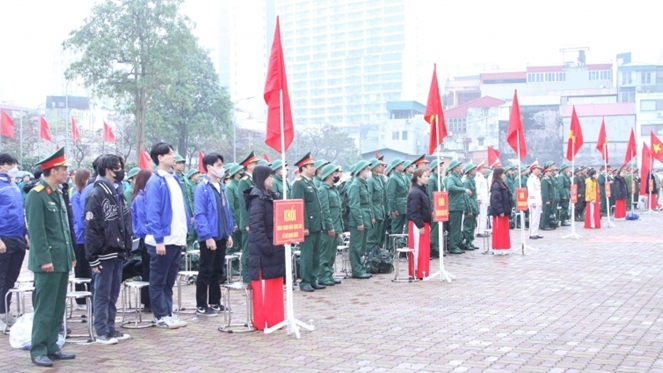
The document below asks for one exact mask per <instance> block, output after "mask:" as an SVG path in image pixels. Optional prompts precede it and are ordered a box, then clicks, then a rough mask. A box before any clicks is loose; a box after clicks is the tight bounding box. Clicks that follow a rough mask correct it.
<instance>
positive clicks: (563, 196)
mask: <svg viewBox="0 0 663 373" xmlns="http://www.w3.org/2000/svg"><path fill="white" fill-rule="evenodd" d="M570 176H571V173H570V172H569V164H568V163H562V165H561V166H559V175H558V176H557V194H558V195H559V201H560V203H559V206H560V207H561V210H560V214H559V215H560V216H559V220H560V223H561V226H562V227H568V226H570V225H571V223H569V219H570V218H571V215H570V214H571V213H573V212H572V211H569V203H570V201H571V177H570Z"/></svg>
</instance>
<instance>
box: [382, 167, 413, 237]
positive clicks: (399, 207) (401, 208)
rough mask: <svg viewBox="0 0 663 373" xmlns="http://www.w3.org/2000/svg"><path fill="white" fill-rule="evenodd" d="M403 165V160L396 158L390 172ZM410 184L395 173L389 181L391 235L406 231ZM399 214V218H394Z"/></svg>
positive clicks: (388, 210)
mask: <svg viewBox="0 0 663 373" xmlns="http://www.w3.org/2000/svg"><path fill="white" fill-rule="evenodd" d="M401 163H403V161H402V160H400V159H398V158H396V159H394V160H393V161H391V164H389V169H388V171H391V170H394V169H395V168H396V167H398V165H400V164H401ZM409 190H410V188H409V183H406V182H405V178H404V177H403V174H401V173H400V172H398V171H394V172H393V174H391V176H389V179H388V180H387V213H389V214H391V233H392V234H402V233H403V232H404V231H405V221H406V219H407V217H406V216H405V213H406V208H407V194H408V192H409ZM395 212H397V213H398V216H396V217H394V215H393V214H394V213H395Z"/></svg>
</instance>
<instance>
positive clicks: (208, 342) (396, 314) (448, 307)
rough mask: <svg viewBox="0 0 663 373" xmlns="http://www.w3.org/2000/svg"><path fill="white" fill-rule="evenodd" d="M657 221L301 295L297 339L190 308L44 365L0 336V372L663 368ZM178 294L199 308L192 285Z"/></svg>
mask: <svg viewBox="0 0 663 373" xmlns="http://www.w3.org/2000/svg"><path fill="white" fill-rule="evenodd" d="M603 223H604V227H605V219H604V220H603ZM662 223H663V214H660V213H659V214H653V215H642V220H641V221H638V222H630V221H619V222H616V223H615V224H616V227H614V228H603V229H601V230H596V231H589V230H585V229H582V225H581V224H582V223H576V224H577V232H578V233H579V234H581V235H582V236H583V237H582V238H581V239H580V240H571V239H561V237H562V236H564V235H566V234H568V233H569V232H570V228H560V229H557V230H556V231H554V232H541V234H542V235H544V236H545V238H544V239H542V240H536V241H529V242H528V243H530V244H532V245H533V246H535V247H536V248H538V249H539V252H538V253H534V252H532V253H529V254H528V255H527V256H522V255H520V253H519V252H514V253H511V254H510V255H507V256H492V255H482V254H481V253H480V252H478V251H474V252H471V253H466V254H464V255H461V256H454V257H448V258H446V264H447V268H448V270H449V271H450V272H451V273H453V274H454V275H455V276H456V280H455V282H453V283H451V284H448V283H442V282H440V281H438V280H435V281H429V282H418V283H411V284H408V283H404V284H395V283H392V282H391V279H392V278H393V274H388V275H386V274H385V275H377V276H374V277H373V278H372V279H369V280H353V279H348V280H344V281H343V284H342V285H340V286H336V287H333V288H328V289H325V290H321V291H316V292H315V293H303V292H299V291H296V292H295V310H296V316H297V317H298V318H299V319H300V320H303V321H308V320H313V324H314V325H315V328H316V329H315V331H313V332H308V331H302V336H301V339H300V340H297V339H296V338H294V336H288V335H287V334H286V332H285V331H277V332H276V333H274V334H271V335H265V334H263V333H260V332H253V333H248V334H226V333H220V332H218V331H217V327H218V326H219V325H220V324H221V323H222V321H223V319H222V317H212V318H197V317H196V316H195V315H190V314H189V315H182V316H181V318H182V319H184V320H186V321H187V322H189V325H188V327H186V328H183V329H177V330H161V329H156V328H148V329H142V330H131V331H129V333H130V334H131V335H132V339H130V340H127V341H121V342H120V343H119V344H118V345H114V346H101V345H94V344H93V345H70V344H68V345H66V346H65V350H66V351H67V352H73V353H76V354H77V358H76V360H73V361H69V362H55V366H54V367H53V368H52V369H50V370H46V369H41V368H37V367H34V366H33V365H32V364H31V363H30V359H29V354H28V352H27V351H19V350H14V349H12V348H11V347H10V346H9V343H8V337H7V336H0V339H2V340H3V341H2V342H0V356H2V358H1V359H0V371H1V372H33V371H51V372H57V371H62V372H73V371H87V372H97V371H99V372H101V371H103V372H123V373H131V372H141V373H149V372H155V373H156V372H196V371H209V372H211V371H227V372H257V371H266V372H663V357H662V356H661V346H663V318H661V317H660V316H661V312H662V311H663V292H662V291H661V284H663V255H662V254H663V235H661V233H660V232H659V231H658V230H657V228H656V227H657V226H659V227H660V226H661V224H662ZM519 242H520V234H519V232H518V231H512V243H514V244H517V243H519ZM476 243H477V244H478V245H479V246H480V245H481V240H480V239H477V242H476ZM514 246H515V245H514ZM401 268H405V266H401ZM431 268H438V262H437V261H436V260H435V261H433V263H432V265H431ZM233 295H235V294H233ZM183 299H184V303H185V305H186V306H189V307H192V306H193V305H194V287H193V286H190V285H189V286H184V287H183ZM234 299H235V300H237V299H239V297H237V296H235V298H234ZM235 308H236V309H237V314H236V315H234V317H235V318H241V317H242V313H241V311H240V309H243V308H242V307H239V304H237V306H235ZM148 317H151V315H148ZM73 327H74V328H75V330H83V328H84V325H82V324H75V325H74V326H73ZM125 331H126V330H125Z"/></svg>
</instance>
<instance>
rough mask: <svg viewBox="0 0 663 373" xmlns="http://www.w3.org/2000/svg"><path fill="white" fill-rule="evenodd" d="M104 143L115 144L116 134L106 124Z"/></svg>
mask: <svg viewBox="0 0 663 373" xmlns="http://www.w3.org/2000/svg"><path fill="white" fill-rule="evenodd" d="M104 142H110V143H115V134H114V133H113V129H112V128H111V127H110V126H109V125H108V124H106V122H104Z"/></svg>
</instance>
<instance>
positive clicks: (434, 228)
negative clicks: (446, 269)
mask: <svg viewBox="0 0 663 373" xmlns="http://www.w3.org/2000/svg"><path fill="white" fill-rule="evenodd" d="M443 165H444V161H442V162H441V163H439V164H438V162H437V159H434V160H433V162H431V164H430V169H431V172H432V173H431V175H430V177H429V178H428V185H426V192H427V193H428V198H429V199H430V203H431V206H433V193H435V192H438V191H444V183H442V180H441V178H440V181H439V183H438V180H437V179H438V177H439V176H440V175H441V173H442V166H443ZM438 185H439V186H440V188H439V190H438ZM439 235H440V234H439V223H438V222H435V221H434V222H431V230H430V256H431V258H438V257H439V254H440V237H439Z"/></svg>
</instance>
